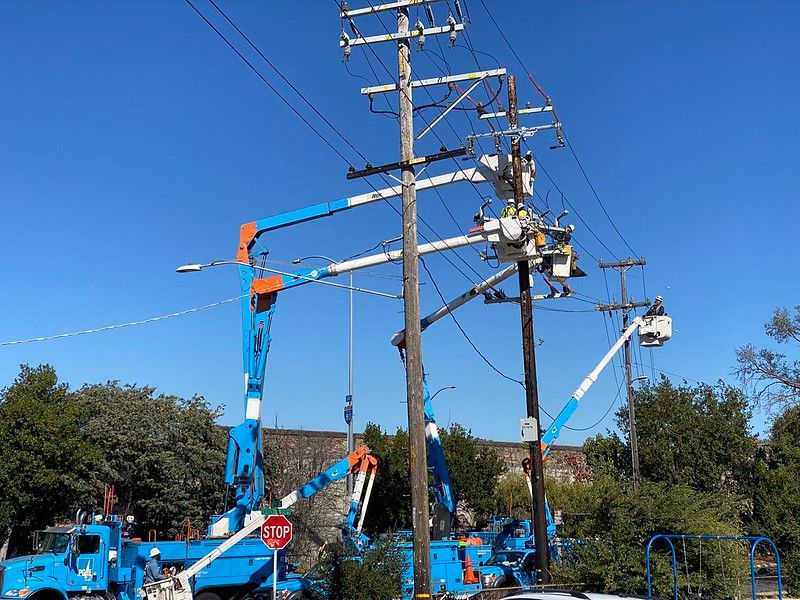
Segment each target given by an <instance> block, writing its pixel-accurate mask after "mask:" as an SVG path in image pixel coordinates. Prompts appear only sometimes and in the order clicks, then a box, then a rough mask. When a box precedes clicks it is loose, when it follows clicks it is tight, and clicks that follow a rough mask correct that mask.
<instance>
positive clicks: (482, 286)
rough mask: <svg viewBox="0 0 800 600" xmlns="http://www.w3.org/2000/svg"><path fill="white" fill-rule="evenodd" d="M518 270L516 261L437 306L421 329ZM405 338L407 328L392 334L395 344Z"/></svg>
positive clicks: (400, 342)
mask: <svg viewBox="0 0 800 600" xmlns="http://www.w3.org/2000/svg"><path fill="white" fill-rule="evenodd" d="M516 272H517V263H514V264H513V265H511V266H510V267H506V268H505V269H503V270H502V271H499V272H497V273H495V274H494V275H492V276H491V277H489V278H488V279H485V280H483V281H481V282H480V283H479V284H478V285H476V286H475V287H473V288H470V289H469V290H467V291H466V292H464V293H463V294H461V295H460V296H459V297H458V298H455V299H454V300H451V301H450V302H448V303H447V304H445V305H444V306H440V307H439V308H437V309H436V310H435V311H433V312H432V313H431V314H429V315H428V316H427V317H425V318H424V319H422V320H421V321H420V325H421V327H422V329H421V331H425V330H426V329H427V328H428V327H430V326H431V325H433V324H434V323H436V321H438V320H439V319H441V318H442V317H443V316H445V315H446V314H448V313H450V312H452V311H454V310H455V309H457V308H458V307H460V306H463V305H464V304H466V303H467V302H469V301H470V300H472V299H473V298H477V297H478V296H480V295H481V294H483V292H485V291H486V290H488V289H490V288H493V287H494V286H495V285H497V284H498V283H500V282H501V281H505V280H506V279H508V278H509V277H511V276H512V275H513V274H514V273H516ZM405 339H406V330H405V329H402V330H400V331H398V332H397V333H395V334H394V335H393V336H392V344H393V345H394V346H399V345H400V344H402V343H403V342H404V341H405Z"/></svg>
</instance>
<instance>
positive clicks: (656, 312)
mask: <svg viewBox="0 0 800 600" xmlns="http://www.w3.org/2000/svg"><path fill="white" fill-rule="evenodd" d="M666 314H667V312H666V311H665V310H664V299H663V298H662V297H661V296H656V301H655V303H654V304H653V306H651V307H650V308H649V309H648V311H647V312H646V313H645V314H644V316H645V317H663V316H664V315H666Z"/></svg>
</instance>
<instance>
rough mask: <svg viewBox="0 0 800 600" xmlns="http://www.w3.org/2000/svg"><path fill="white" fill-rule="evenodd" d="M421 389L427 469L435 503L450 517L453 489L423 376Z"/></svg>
mask: <svg viewBox="0 0 800 600" xmlns="http://www.w3.org/2000/svg"><path fill="white" fill-rule="evenodd" d="M422 389H423V393H424V399H425V404H424V412H425V439H426V441H427V449H428V468H429V469H431V471H432V472H433V490H434V497H435V498H436V502H438V503H439V504H443V505H444V506H445V507H446V508H447V510H448V511H449V512H450V514H451V515H452V514H453V513H454V512H455V510H456V503H455V499H454V495H453V487H452V484H451V483H450V471H448V469H447V461H446V460H445V458H444V449H443V448H442V438H440V437H439V428H438V427H437V425H436V415H435V414H434V412H433V403H432V402H431V393H430V390H429V389H428V379H427V377H425V376H424V375H423V377H422Z"/></svg>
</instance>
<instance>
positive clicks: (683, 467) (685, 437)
mask: <svg viewBox="0 0 800 600" xmlns="http://www.w3.org/2000/svg"><path fill="white" fill-rule="evenodd" d="M634 401H635V403H636V430H637V434H638V440H639V463H640V469H641V474H642V477H643V478H645V479H649V480H651V481H657V482H666V483H673V484H687V485H689V486H690V487H692V488H694V489H696V490H698V491H701V492H718V491H724V492H728V493H732V494H738V495H741V496H743V497H748V496H749V494H750V492H751V489H752V475H753V466H754V460H753V459H754V457H755V452H756V440H755V437H754V436H753V435H752V433H751V431H750V425H749V420H750V417H751V412H750V408H749V405H748V402H747V400H746V398H745V397H744V395H743V394H742V393H741V392H740V391H739V390H737V389H736V388H734V387H731V386H729V385H725V384H723V383H720V384H719V385H717V386H715V387H712V386H709V385H704V384H701V385H697V386H694V387H693V386H689V385H687V384H683V385H681V386H677V387H676V386H674V385H673V384H672V383H670V382H669V381H668V380H667V379H662V380H661V381H660V382H659V383H658V384H657V385H655V386H648V387H645V388H642V389H641V390H639V391H637V392H636V395H635V399H634ZM617 424H618V426H619V428H620V429H621V430H622V432H623V435H624V437H625V438H626V439H627V437H628V412H627V409H620V411H619V412H618V413H617ZM596 440H597V438H595V441H596ZM606 444H607V450H608V449H609V448H610V450H611V454H612V455H613V456H616V455H617V452H618V450H619V448H618V445H617V443H616V442H614V441H613V436H612V440H611V442H610V443H609V442H606ZM591 446H592V444H590V447H591ZM595 446H596V444H595ZM629 455H630V446H629V445H627V444H626V448H625V451H624V453H623V456H629ZM620 464H622V463H620ZM626 470H627V469H626Z"/></svg>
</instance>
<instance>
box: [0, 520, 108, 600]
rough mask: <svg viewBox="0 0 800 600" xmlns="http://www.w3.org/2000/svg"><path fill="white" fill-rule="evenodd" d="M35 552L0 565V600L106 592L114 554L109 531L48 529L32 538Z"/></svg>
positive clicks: (89, 527)
mask: <svg viewBox="0 0 800 600" xmlns="http://www.w3.org/2000/svg"><path fill="white" fill-rule="evenodd" d="M34 550H35V551H36V554H33V555H29V556H21V557H18V558H11V559H9V560H6V561H5V562H4V563H2V565H0V597H1V598H4V599H21V598H36V600H57V599H63V598H67V597H68V596H69V595H72V594H77V593H80V594H83V595H89V596H91V595H92V592H96V593H98V595H100V594H102V593H104V592H105V590H107V589H108V581H109V580H108V577H109V570H110V569H111V568H112V563H113V562H114V561H115V560H116V552H117V549H116V548H114V549H113V551H112V542H111V529H110V528H109V527H107V526H105V525H94V524H92V525H86V526H83V527H77V526H75V525H68V526H56V527H48V528H47V529H44V530H41V531H37V532H36V533H35V534H34ZM112 558H113V559H114V560H113V561H112Z"/></svg>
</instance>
